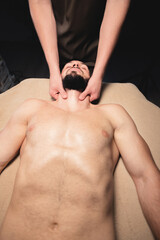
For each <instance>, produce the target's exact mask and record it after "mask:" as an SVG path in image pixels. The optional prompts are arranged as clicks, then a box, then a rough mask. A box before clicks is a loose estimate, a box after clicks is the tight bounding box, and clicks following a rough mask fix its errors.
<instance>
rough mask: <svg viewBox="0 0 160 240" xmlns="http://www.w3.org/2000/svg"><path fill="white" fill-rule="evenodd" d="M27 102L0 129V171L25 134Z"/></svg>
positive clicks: (13, 155) (11, 157)
mask: <svg viewBox="0 0 160 240" xmlns="http://www.w3.org/2000/svg"><path fill="white" fill-rule="evenodd" d="M27 105H28V102H24V103H23V104H22V105H21V106H20V107H19V108H18V109H17V110H16V111H15V112H14V113H13V115H12V116H11V118H10V119H9V121H8V123H7V125H6V126H5V128H4V129H2V130H1V131H0V172H1V171H2V170H3V168H4V167H5V166H6V165H7V163H8V162H9V161H11V160H12V159H13V158H14V157H15V155H16V153H17V152H18V150H19V148H20V146H21V144H22V142H23V140H24V138H25V134H26V128H27V122H28V108H27Z"/></svg>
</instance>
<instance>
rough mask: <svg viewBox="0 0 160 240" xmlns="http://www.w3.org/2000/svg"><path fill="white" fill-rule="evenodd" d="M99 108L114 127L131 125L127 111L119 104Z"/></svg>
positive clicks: (131, 121) (102, 105)
mask: <svg viewBox="0 0 160 240" xmlns="http://www.w3.org/2000/svg"><path fill="white" fill-rule="evenodd" d="M99 108H100V109H102V111H103V112H104V114H106V116H107V118H108V119H109V120H110V121H111V123H114V125H116V126H120V125H122V124H124V123H126V124H129V123H133V119H132V117H131V116H130V114H129V113H128V111H127V110H126V109H125V108H124V107H123V106H122V105H120V104H114V103H110V104H101V105H99Z"/></svg>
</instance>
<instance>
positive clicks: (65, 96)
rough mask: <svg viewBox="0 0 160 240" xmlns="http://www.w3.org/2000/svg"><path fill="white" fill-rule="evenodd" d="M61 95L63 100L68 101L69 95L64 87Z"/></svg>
mask: <svg viewBox="0 0 160 240" xmlns="http://www.w3.org/2000/svg"><path fill="white" fill-rule="evenodd" d="M60 94H61V96H62V98H63V99H67V97H68V96H67V93H66V91H65V90H64V89H63V87H62V89H61V90H60Z"/></svg>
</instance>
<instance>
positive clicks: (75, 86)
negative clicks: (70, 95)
mask: <svg viewBox="0 0 160 240" xmlns="http://www.w3.org/2000/svg"><path fill="white" fill-rule="evenodd" d="M88 80H89V79H84V78H83V77H82V76H80V75H78V74H77V73H76V72H72V73H71V74H68V75H66V76H65V77H64V78H63V81H62V82H63V88H64V89H70V90H77V91H80V92H83V91H84V90H85V89H86V87H87V84H88Z"/></svg>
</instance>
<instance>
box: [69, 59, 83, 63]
mask: <svg viewBox="0 0 160 240" xmlns="http://www.w3.org/2000/svg"><path fill="white" fill-rule="evenodd" d="M68 63H81V64H84V62H82V61H79V60H72V61H70V62H68ZM68 63H67V64H68Z"/></svg>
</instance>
